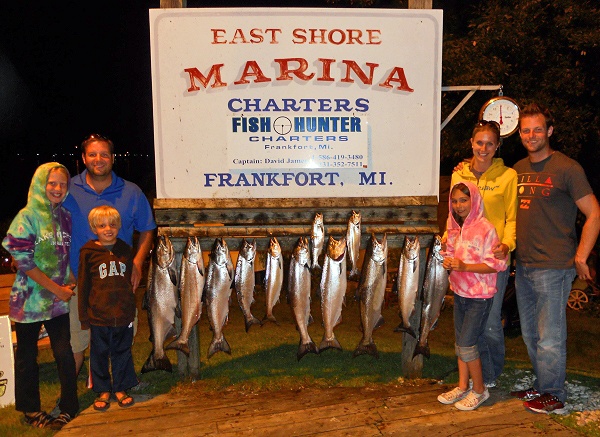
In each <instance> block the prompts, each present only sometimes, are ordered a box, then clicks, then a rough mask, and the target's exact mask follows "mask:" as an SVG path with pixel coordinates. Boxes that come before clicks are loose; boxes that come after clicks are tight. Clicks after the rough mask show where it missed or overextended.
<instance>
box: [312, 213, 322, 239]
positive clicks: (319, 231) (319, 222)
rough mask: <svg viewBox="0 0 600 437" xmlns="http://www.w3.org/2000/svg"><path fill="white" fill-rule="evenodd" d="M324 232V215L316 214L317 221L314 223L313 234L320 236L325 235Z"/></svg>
mask: <svg viewBox="0 0 600 437" xmlns="http://www.w3.org/2000/svg"><path fill="white" fill-rule="evenodd" d="M323 232H324V227H323V214H321V213H319V212H318V213H316V214H315V219H314V221H313V227H312V234H313V235H320V234H323Z"/></svg>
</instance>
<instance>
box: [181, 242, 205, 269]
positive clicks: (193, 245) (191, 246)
mask: <svg viewBox="0 0 600 437" xmlns="http://www.w3.org/2000/svg"><path fill="white" fill-rule="evenodd" d="M183 256H184V257H185V258H187V260H188V261H189V262H191V263H197V262H198V260H199V259H202V248H201V247H200V243H199V242H198V237H188V240H187V243H186V245H185V249H184V250H183Z"/></svg>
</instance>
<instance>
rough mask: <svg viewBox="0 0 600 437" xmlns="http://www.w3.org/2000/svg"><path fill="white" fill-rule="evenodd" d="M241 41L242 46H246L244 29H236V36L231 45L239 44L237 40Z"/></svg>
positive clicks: (230, 42)
mask: <svg viewBox="0 0 600 437" xmlns="http://www.w3.org/2000/svg"><path fill="white" fill-rule="evenodd" d="M238 39H239V40H241V41H240V42H241V43H242V44H246V43H247V42H248V41H246V37H245V36H244V31H243V30H242V29H235V34H234V35H233V39H232V40H231V41H229V44H237V41H236V40H238Z"/></svg>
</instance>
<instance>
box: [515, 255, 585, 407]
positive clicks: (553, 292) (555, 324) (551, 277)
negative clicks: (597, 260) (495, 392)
mask: <svg viewBox="0 0 600 437" xmlns="http://www.w3.org/2000/svg"><path fill="white" fill-rule="evenodd" d="M574 278H575V269H566V270H559V269H540V268H531V267H525V266H523V265H521V264H520V263H519V262H517V273H516V278H515V280H516V283H515V284H516V287H517V305H518V307H519V318H520V320H521V333H522V334H523V341H524V342H525V346H527V353H528V354H529V359H530V361H531V365H532V366H533V371H534V373H535V377H536V380H535V381H534V384H533V388H535V389H536V390H537V391H539V392H540V393H550V394H552V395H554V396H556V397H557V398H558V399H560V401H561V402H563V403H564V402H565V400H566V398H567V391H566V390H565V378H566V373H567V313H566V307H567V299H568V298H569V293H570V292H571V284H572V283H573V279H574Z"/></svg>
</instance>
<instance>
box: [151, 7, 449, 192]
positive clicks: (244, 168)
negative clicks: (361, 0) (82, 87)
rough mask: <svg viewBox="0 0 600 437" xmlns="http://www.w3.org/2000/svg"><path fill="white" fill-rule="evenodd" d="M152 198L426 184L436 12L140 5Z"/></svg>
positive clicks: (434, 144) (433, 136) (438, 65)
mask: <svg viewBox="0 0 600 437" xmlns="http://www.w3.org/2000/svg"><path fill="white" fill-rule="evenodd" d="M150 39H151V52H152V88H153V103H154V140H155V155H156V188H157V196H158V197H159V198H252V197H260V198H284V197H286V198H289V197H298V198H304V197H369V196H378V197H379V196H427V195H435V196H437V193H438V179H439V132H440V98H441V71H442V11H440V10H381V9H255V8H253V9H244V8H242V9H157V10H151V11H150Z"/></svg>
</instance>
